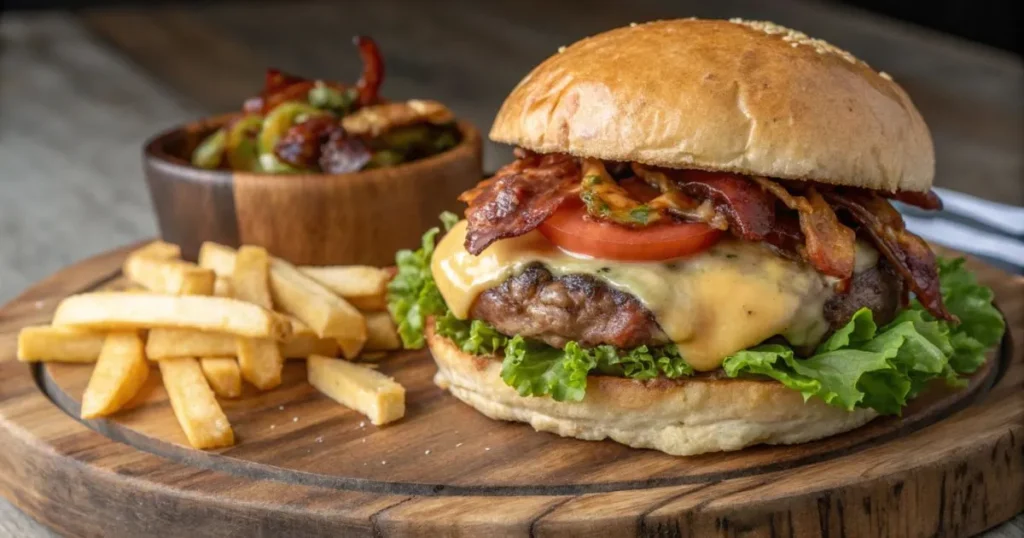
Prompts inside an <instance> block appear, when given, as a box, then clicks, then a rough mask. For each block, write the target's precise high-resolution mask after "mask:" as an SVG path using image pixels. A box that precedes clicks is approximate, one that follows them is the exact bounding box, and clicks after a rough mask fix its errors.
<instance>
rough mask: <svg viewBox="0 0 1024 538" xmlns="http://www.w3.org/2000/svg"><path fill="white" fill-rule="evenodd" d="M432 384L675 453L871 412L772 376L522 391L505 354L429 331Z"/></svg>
mask: <svg viewBox="0 0 1024 538" xmlns="http://www.w3.org/2000/svg"><path fill="white" fill-rule="evenodd" d="M427 345H428V346H429V347H430V352H431V353H432V354H433V356H434V361H435V362H436V363H437V376H436V377H435V378H434V381H435V383H437V384H438V386H440V387H441V388H444V389H446V390H448V391H449V392H451V393H452V394H453V395H454V396H455V397H456V398H458V399H460V400H462V401H463V402H465V403H467V404H469V405H470V406H471V407H473V408H475V409H476V410H477V411H480V412H481V413H483V414H484V415H487V416H488V417H490V418H493V419H501V420H514V421H518V422H527V423H529V424H530V425H531V426H533V428H534V429H535V430H538V431H546V432H553V433H557V434H558V435H561V436H563V437H576V438H578V439H586V440H590V441H599V440H601V439H605V438H610V439H613V440H615V441H618V442H619V443H622V444H624V445H629V446H631V447H636V448H653V449H655V450H660V451H662V452H666V453H668V454H672V455H675V456H691V455H694V454H702V453H705V452H719V451H725V450H739V449H741V448H743V447H747V446H751V445H756V444H760V443H768V444H793V443H802V442H806V441H813V440H815V439H821V438H823V437H828V436H830V435H835V434H837V433H842V432H845V431H849V430H852V429H854V428H857V427H859V426H862V425H863V424H865V423H867V422H868V421H870V420H871V419H872V418H874V417H875V416H876V415H875V412H874V411H872V410H869V409H857V410H854V411H853V412H847V411H844V410H842V409H837V408H835V407H831V406H829V405H826V404H824V403H822V402H821V401H819V400H809V401H807V402H806V403H805V402H804V400H803V398H802V397H801V396H800V394H798V393H797V392H796V391H793V390H790V389H787V388H785V387H783V386H782V385H781V384H779V383H775V382H771V381H752V380H738V379H718V380H715V379H710V378H692V379H687V380H683V381H669V380H654V381H646V382H644V381H635V380H630V379H622V378H617V377H607V376H594V377H590V378H589V379H588V383H587V395H586V396H585V397H584V399H583V401H581V402H556V401H554V400H552V399H551V398H539V397H523V396H520V395H519V394H517V393H516V391H515V390H513V389H512V388H511V387H509V386H508V385H506V384H505V383H504V382H503V381H502V380H501V361H500V360H498V359H497V358H494V357H479V356H475V355H470V354H467V353H465V352H463V351H462V350H460V349H459V348H458V347H456V346H455V344H453V343H452V342H451V340H448V339H447V338H444V337H441V336H437V335H436V334H434V332H433V326H432V325H431V326H429V327H428V328H427Z"/></svg>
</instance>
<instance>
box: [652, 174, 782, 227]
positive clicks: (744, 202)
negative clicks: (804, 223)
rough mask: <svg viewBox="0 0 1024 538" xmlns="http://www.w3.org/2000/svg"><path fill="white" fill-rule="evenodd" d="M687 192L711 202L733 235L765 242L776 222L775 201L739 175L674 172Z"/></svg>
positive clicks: (681, 186) (681, 187)
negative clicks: (727, 223) (723, 217)
mask: <svg viewBox="0 0 1024 538" xmlns="http://www.w3.org/2000/svg"><path fill="white" fill-rule="evenodd" d="M672 178H673V179H674V180H675V181H677V182H678V184H679V187H680V189H682V191H683V193H685V194H686V195H688V196H691V197H693V198H695V199H697V200H699V201H705V200H710V201H711V203H712V204H713V205H714V207H715V211H716V212H717V213H718V214H720V215H724V216H725V219H726V220H727V221H728V222H729V229H731V230H732V232H733V233H734V234H735V235H737V236H739V237H742V238H743V239H746V240H748V241H762V240H764V238H765V237H766V236H767V235H768V234H769V233H770V232H771V231H772V225H773V224H774V223H775V201H774V200H772V198H771V196H769V195H768V193H766V192H764V190H762V189H761V188H759V187H758V186H757V184H755V183H753V182H751V181H749V180H747V179H746V178H744V177H742V176H738V175H735V174H726V173H717V172H703V171H700V170H686V171H680V172H678V173H672Z"/></svg>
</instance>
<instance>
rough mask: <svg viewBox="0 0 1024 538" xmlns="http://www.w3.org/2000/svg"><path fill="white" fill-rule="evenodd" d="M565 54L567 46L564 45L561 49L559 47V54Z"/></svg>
mask: <svg viewBox="0 0 1024 538" xmlns="http://www.w3.org/2000/svg"><path fill="white" fill-rule="evenodd" d="M563 52H565V45H562V46H561V47H558V53H559V54H561V53H563Z"/></svg>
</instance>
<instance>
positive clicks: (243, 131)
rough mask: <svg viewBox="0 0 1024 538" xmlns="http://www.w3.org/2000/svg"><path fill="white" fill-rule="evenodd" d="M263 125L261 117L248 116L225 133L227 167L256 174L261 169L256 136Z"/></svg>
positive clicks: (239, 120)
mask: <svg viewBox="0 0 1024 538" xmlns="http://www.w3.org/2000/svg"><path fill="white" fill-rule="evenodd" d="M262 125H263V116H260V115H250V116H245V117H243V118H240V119H238V120H237V121H235V122H234V123H232V124H231V126H230V127H229V128H228V131H227V156H228V165H229V166H231V169H232V170H248V171H250V172H258V171H259V170H260V169H261V166H260V163H259V152H258V151H257V150H256V136H258V134H259V132H260V127H261V126H262Z"/></svg>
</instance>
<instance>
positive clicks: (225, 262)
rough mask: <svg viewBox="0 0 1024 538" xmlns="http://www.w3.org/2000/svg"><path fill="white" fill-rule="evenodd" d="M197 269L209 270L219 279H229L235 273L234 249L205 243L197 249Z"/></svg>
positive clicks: (209, 242)
mask: <svg viewBox="0 0 1024 538" xmlns="http://www.w3.org/2000/svg"><path fill="white" fill-rule="evenodd" d="M199 267H205V268H207V269H211V270H212V271H213V272H214V273H217V276H219V277H224V278H231V274H232V273H234V272H235V249H233V248H231V247H226V246H224V245H221V244H218V243H214V242H211V241H207V242H205V243H203V244H202V246H200V247H199Z"/></svg>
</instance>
